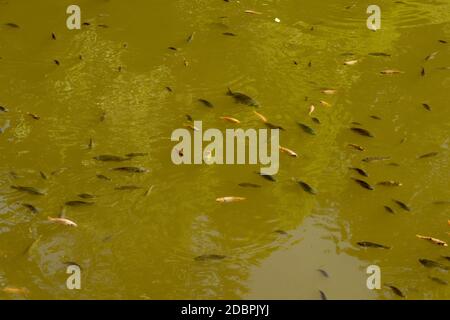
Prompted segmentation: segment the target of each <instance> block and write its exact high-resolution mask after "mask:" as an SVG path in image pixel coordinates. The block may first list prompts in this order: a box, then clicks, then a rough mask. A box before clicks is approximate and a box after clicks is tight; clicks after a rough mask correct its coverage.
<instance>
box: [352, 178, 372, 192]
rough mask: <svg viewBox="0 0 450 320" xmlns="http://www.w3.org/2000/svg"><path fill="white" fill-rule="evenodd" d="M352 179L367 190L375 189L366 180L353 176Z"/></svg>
mask: <svg viewBox="0 0 450 320" xmlns="http://www.w3.org/2000/svg"><path fill="white" fill-rule="evenodd" d="M352 180H353V181H355V182H356V183H357V184H359V185H360V186H361V187H363V188H365V189H367V190H373V187H372V186H371V185H370V184H368V183H367V182H366V181H364V180H360V179H355V178H352Z"/></svg>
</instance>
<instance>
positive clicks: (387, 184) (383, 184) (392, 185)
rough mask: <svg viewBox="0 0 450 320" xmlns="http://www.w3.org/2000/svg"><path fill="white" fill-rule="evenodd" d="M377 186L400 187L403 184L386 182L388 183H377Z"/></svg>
mask: <svg viewBox="0 0 450 320" xmlns="http://www.w3.org/2000/svg"><path fill="white" fill-rule="evenodd" d="M377 185H379V186H385V187H401V186H402V185H403V184H402V183H401V182H398V181H392V180H388V181H381V182H378V183H377Z"/></svg>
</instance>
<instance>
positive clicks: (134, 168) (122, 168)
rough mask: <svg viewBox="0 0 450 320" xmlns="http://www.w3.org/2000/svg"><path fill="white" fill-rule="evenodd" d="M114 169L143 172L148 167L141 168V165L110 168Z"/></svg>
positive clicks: (146, 170)
mask: <svg viewBox="0 0 450 320" xmlns="http://www.w3.org/2000/svg"><path fill="white" fill-rule="evenodd" d="M112 170H114V171H124V172H130V173H145V172H148V169H146V168H142V167H118V168H114V169H112Z"/></svg>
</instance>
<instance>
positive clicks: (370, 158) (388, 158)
mask: <svg viewBox="0 0 450 320" xmlns="http://www.w3.org/2000/svg"><path fill="white" fill-rule="evenodd" d="M390 159H391V157H367V158H364V159H362V161H363V162H367V163H370V162H376V161H386V160H390Z"/></svg>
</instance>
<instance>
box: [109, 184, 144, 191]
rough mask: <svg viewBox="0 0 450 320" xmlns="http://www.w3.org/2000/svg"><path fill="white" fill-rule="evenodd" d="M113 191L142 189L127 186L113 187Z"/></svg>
mask: <svg viewBox="0 0 450 320" xmlns="http://www.w3.org/2000/svg"><path fill="white" fill-rule="evenodd" d="M114 189H115V190H119V191H124V190H139V189H142V187H139V186H134V185H128V186H119V187H115V188H114Z"/></svg>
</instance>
